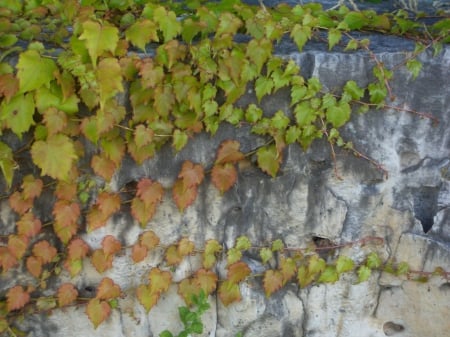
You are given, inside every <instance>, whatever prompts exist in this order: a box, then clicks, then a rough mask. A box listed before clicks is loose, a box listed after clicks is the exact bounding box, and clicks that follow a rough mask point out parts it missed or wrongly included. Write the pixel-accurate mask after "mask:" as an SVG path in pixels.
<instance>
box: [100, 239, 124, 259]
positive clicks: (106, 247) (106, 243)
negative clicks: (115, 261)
mask: <svg viewBox="0 0 450 337" xmlns="http://www.w3.org/2000/svg"><path fill="white" fill-rule="evenodd" d="M102 248H103V252H104V253H105V254H106V255H114V254H115V253H117V252H120V250H121V249H122V244H121V243H120V241H119V240H117V239H116V238H115V237H114V236H112V235H106V236H105V237H104V238H103V240H102Z"/></svg>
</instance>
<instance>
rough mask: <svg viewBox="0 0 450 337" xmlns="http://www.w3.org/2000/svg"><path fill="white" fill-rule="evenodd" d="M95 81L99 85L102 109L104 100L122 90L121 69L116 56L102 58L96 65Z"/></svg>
mask: <svg viewBox="0 0 450 337" xmlns="http://www.w3.org/2000/svg"><path fill="white" fill-rule="evenodd" d="M96 74H97V82H98V85H99V94H100V105H101V107H102V109H103V108H104V106H105V103H106V101H107V100H108V99H109V98H111V97H114V96H115V95H116V94H118V93H119V92H123V84H122V69H121V67H120V64H119V61H118V60H117V59H116V58H112V57H109V58H105V59H102V60H101V61H100V62H99V64H98V67H97V72H96Z"/></svg>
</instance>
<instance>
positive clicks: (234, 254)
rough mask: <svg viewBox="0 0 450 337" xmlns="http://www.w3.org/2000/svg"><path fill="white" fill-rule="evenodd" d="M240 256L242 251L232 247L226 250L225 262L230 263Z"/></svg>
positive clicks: (237, 259)
mask: <svg viewBox="0 0 450 337" xmlns="http://www.w3.org/2000/svg"><path fill="white" fill-rule="evenodd" d="M241 258H242V251H241V250H239V249H237V248H236V247H232V248H230V249H228V251H227V263H228V265H231V264H233V263H235V262H237V261H239V260H240V259H241Z"/></svg>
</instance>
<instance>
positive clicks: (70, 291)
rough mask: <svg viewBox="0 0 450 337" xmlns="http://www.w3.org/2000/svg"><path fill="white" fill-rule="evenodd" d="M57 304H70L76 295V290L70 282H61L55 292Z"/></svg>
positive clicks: (61, 305)
mask: <svg viewBox="0 0 450 337" xmlns="http://www.w3.org/2000/svg"><path fill="white" fill-rule="evenodd" d="M57 297H58V305H59V306H60V307H64V306H66V305H70V304H72V303H73V302H74V301H75V300H76V299H77V297H78V290H77V289H76V288H75V287H74V285H73V284H72V283H63V284H62V285H61V286H60V287H59V288H58V292H57Z"/></svg>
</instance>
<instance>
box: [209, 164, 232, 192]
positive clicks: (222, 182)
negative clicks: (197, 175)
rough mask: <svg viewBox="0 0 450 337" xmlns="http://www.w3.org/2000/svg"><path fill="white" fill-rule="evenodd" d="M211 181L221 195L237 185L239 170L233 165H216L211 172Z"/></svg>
mask: <svg viewBox="0 0 450 337" xmlns="http://www.w3.org/2000/svg"><path fill="white" fill-rule="evenodd" d="M211 180H212V183H213V184H214V186H215V187H216V188H217V189H218V190H219V191H220V193H224V192H226V191H228V190H229V189H230V188H231V187H232V186H233V185H234V184H235V183H236V180H237V170H236V168H235V167H234V165H233V164H231V163H226V164H216V165H214V166H213V169H212V172H211Z"/></svg>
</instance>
